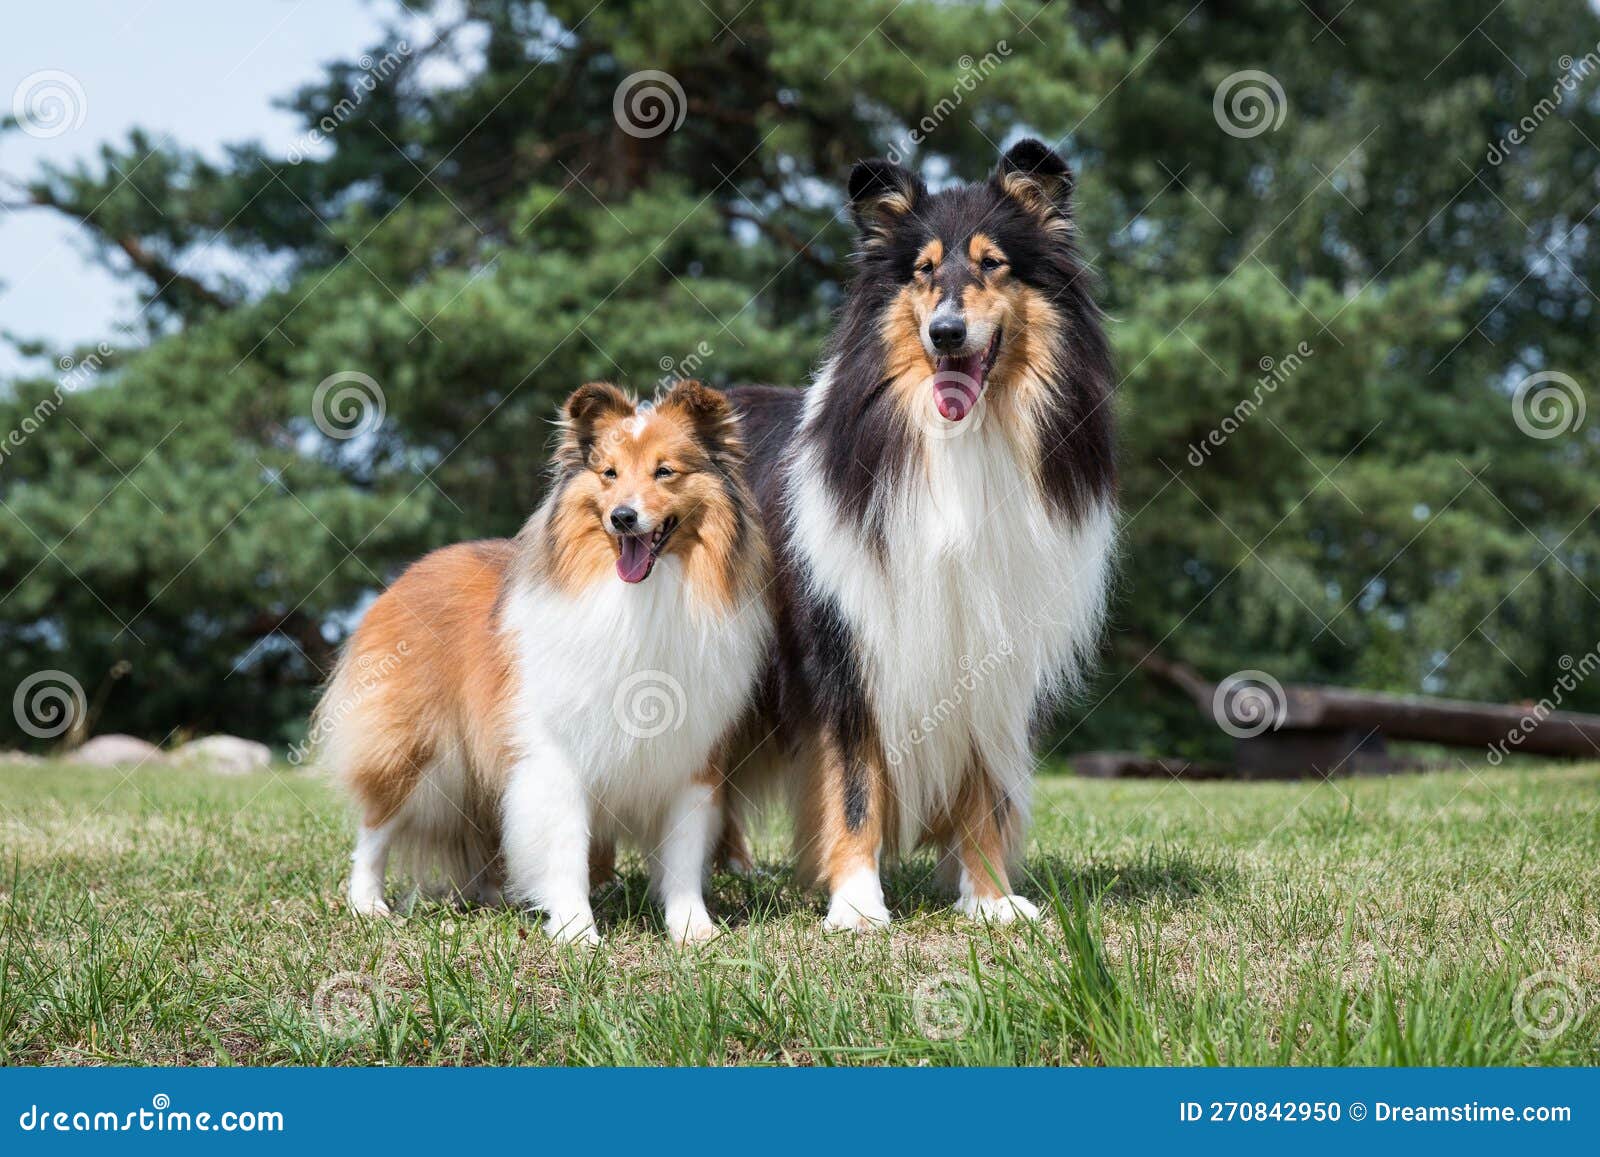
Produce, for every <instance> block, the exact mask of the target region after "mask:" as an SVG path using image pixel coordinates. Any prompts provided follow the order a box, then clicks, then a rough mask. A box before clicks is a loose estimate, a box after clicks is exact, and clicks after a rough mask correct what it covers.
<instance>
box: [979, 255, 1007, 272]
mask: <svg viewBox="0 0 1600 1157" xmlns="http://www.w3.org/2000/svg"><path fill="white" fill-rule="evenodd" d="M1004 264H1005V262H1004V261H1001V260H1000V259H999V258H998V257H985V258H984V259H983V260H982V261H980V262H978V268H979V269H981V270H983V271H984V272H985V273H993V272H994V271H995V270H996V269H999V268H1000V267H1001V266H1003V265H1004Z"/></svg>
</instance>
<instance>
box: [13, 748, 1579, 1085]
mask: <svg viewBox="0 0 1600 1157" xmlns="http://www.w3.org/2000/svg"><path fill="white" fill-rule="evenodd" d="M1597 789H1600V768H1596V767H1551V768H1544V769H1534V770H1528V771H1503V770H1501V771H1484V772H1481V773H1472V772H1465V771H1463V772H1454V773H1438V774H1434V775H1428V776H1417V777H1398V778H1393V779H1361V780H1342V781H1338V782H1336V783H1332V784H1304V783H1289V784H1254V785H1252V784H1226V785H1220V784H1195V785H1189V786H1185V785H1183V784H1179V783H1173V782H1167V783H1144V782H1141V783H1106V782H1094V781H1081V780H1073V779H1065V778H1055V777H1051V778H1046V779H1043V780H1041V781H1040V783H1039V799H1038V806H1037V809H1036V822H1035V826H1034V832H1033V840H1032V845H1031V856H1030V859H1029V868H1030V871H1031V872H1032V873H1033V874H1034V880H1033V881H1032V882H1031V883H1030V884H1029V885H1028V886H1027V887H1026V888H1025V889H1024V890H1025V891H1028V892H1031V893H1032V894H1034V895H1035V896H1050V897H1051V907H1052V909H1053V911H1052V913H1051V915H1050V918H1049V919H1048V920H1047V921H1046V922H1045V923H1044V924H1042V925H1041V926H1039V927H1037V928H1030V929H1021V930H1017V929H988V928H983V927H976V926H973V925H970V924H966V923H964V922H962V921H960V920H958V919H957V918H956V917H954V916H952V915H951V914H949V912H948V911H947V910H946V909H945V907H944V905H943V900H942V898H941V897H940V896H938V895H937V894H936V893H935V892H934V891H933V890H932V885H931V883H929V882H928V881H927V876H928V874H929V864H928V863H927V862H926V861H913V862H912V863H910V864H908V865H906V866H905V867H903V868H901V869H898V870H896V871H895V872H894V873H893V874H891V876H890V880H889V885H890V903H891V906H892V907H893V908H894V910H895V912H896V914H897V916H899V917H900V919H899V921H898V923H897V924H896V925H895V928H894V930H893V931H892V932H891V933H888V934H881V935H870V936H865V937H844V938H840V937H832V936H828V937H825V936H824V935H823V934H822V933H821V931H820V930H819V928H818V917H819V913H820V902H819V900H818V899H817V898H816V897H815V896H813V895H810V894H807V893H804V892H801V891H799V890H798V889H796V888H795V887H794V885H793V883H792V882H791V881H790V879H789V877H788V874H787V872H786V871H785V869H784V868H783V865H782V859H781V857H780V856H779V855H778V854H777V849H778V848H779V847H780V846H781V845H780V844H779V843H778V841H777V838H776V837H775V836H774V837H773V838H771V839H769V840H768V842H767V844H766V851H767V855H766V858H765V860H764V863H763V870H762V872H761V873H760V874H759V875H758V876H757V877H756V878H754V879H752V880H748V881H747V880H740V879H735V878H732V877H718V878H717V879H716V881H715V887H714V894H713V896H712V898H711V904H712V910H713V912H714V914H716V915H718V916H719V917H720V918H721V919H723V920H725V921H726V922H727V924H728V931H727V932H726V934H724V935H723V936H722V937H720V938H719V939H718V940H716V941H714V942H713V943H711V944H710V945H709V946H707V947H704V948H702V949H699V950H696V951H679V950H675V949H673V948H671V947H669V946H668V945H667V944H666V943H665V942H664V940H663V938H662V936H661V932H660V926H659V921H658V918H657V916H656V915H655V913H654V912H653V911H652V910H651V908H650V907H649V905H648V904H646V903H645V901H644V890H645V889H644V880H643V877H642V874H641V873H640V871H639V869H638V865H637V863H632V864H630V865H628V869H629V870H627V871H626V872H625V873H624V875H623V877H622V879H621V880H620V881H619V882H618V883H617V884H614V885H611V886H609V887H608V888H606V889H605V890H604V891H603V893H602V895H601V897H600V904H599V918H600V922H601V925H602V930H603V932H604V934H605V936H606V942H605V944H604V945H603V946H602V947H601V948H600V949H599V950H598V951H593V952H586V951H584V950H581V949H579V950H571V949H557V948H555V947H553V946H551V945H550V944H549V943H548V942H546V941H545V940H544V938H543V937H542V935H541V934H540V932H539V929H538V925H537V923H535V922H534V921H532V920H529V919H526V918H523V917H520V916H518V915H517V914H514V913H510V912H488V911H476V912H466V913H463V912H456V911H454V910H452V909H449V908H445V907H442V906H438V905H422V906H418V907H416V908H415V909H413V911H412V912H411V914H410V916H409V917H408V918H407V919H405V920H404V921H403V922H391V923H364V922H359V921H357V920H355V919H354V918H352V917H351V916H349V915H348V914H347V913H346V912H345V911H344V910H343V908H342V907H341V904H340V900H339V896H340V888H341V881H342V876H343V872H344V870H345V867H346V865H347V853H348V850H349V838H348V828H347V820H346V816H345V813H344V810H343V807H342V805H341V803H340V801H339V800H338V799H337V798H336V797H335V796H334V795H333V793H332V792H331V791H330V790H329V789H328V788H327V787H326V786H325V785H324V784H323V783H322V782H321V781H319V780H317V779H315V778H313V777H311V776H309V775H306V774H302V773H298V772H288V771H285V772H282V773H274V774H271V775H261V776H257V777H252V778H245V779H218V778H209V777H207V776H205V775H203V774H198V773H192V772H178V771H174V770H167V769H162V770H145V771H140V772H137V773H135V774H133V775H132V776H131V777H127V778H125V777H124V775H123V774H122V773H121V772H114V771H97V770H87V769H81V768H70V767H59V766H53V765H51V766H45V767H42V768H41V767H34V768H21V769H15V768H13V769H4V770H0V849H3V856H4V864H3V869H0V870H3V876H0V955H3V965H4V966H3V970H0V1063H7V1064H37V1063H51V1064H172V1063H194V1064H375V1063H386V1064H732V1063H758V1064H868V1063H891V1064H916V1063H933V1064H981V1065H988V1064H1058V1063H1062V1064H1217V1063H1220V1064H1284V1063H1288V1064H1375V1065H1382V1064H1448V1065H1467V1064H1472V1065H1481V1064H1525V1063H1537V1064H1583V1063H1587V1064H1595V1063H1600V1047H1597V1037H1600V1011H1591V1010H1590V1008H1589V1007H1588V1005H1589V1004H1597V1003H1600V1001H1596V1000H1594V999H1592V998H1595V997H1600V953H1597V952H1596V946H1597V944H1600V904H1597V897H1600V817H1597V814H1596V810H1595V808H1596V805H1597V804H1600V790H1597ZM1544 970H1552V971H1554V972H1556V973H1559V974H1561V975H1562V976H1563V977H1565V978H1566V980H1565V981H1562V982H1558V984H1557V986H1556V987H1551V986H1549V985H1547V986H1545V987H1543V988H1542V989H1541V990H1540V992H1539V993H1538V994H1535V997H1534V999H1532V1000H1530V1001H1529V1002H1527V1003H1528V1005H1529V1008H1530V1010H1531V1011H1532V1013H1533V1014H1534V1015H1536V1016H1538V1015H1543V1016H1546V1017H1549V1018H1552V1019H1553V1020H1554V1021H1556V1022H1557V1026H1558V1027H1559V1022H1560V1020H1561V1015H1560V1014H1561V1012H1562V1009H1561V1006H1560V1005H1559V1003H1541V1002H1540V1000H1539V999H1538V996H1539V995H1550V994H1552V993H1553V994H1554V995H1556V996H1561V995H1562V994H1563V992H1564V991H1571V992H1575V993H1576V994H1577V996H1578V1000H1579V1001H1581V1002H1584V1004H1583V1007H1581V1008H1580V1007H1578V1005H1577V1004H1572V1005H1571V1006H1570V1007H1572V1008H1573V1010H1574V1015H1573V1016H1571V1017H1570V1018H1568V1019H1569V1020H1570V1023H1569V1024H1567V1025H1566V1026H1565V1028H1564V1030H1563V1031H1560V1032H1557V1033H1554V1034H1553V1035H1552V1034H1544V1035H1533V1034H1530V1033H1528V1032H1525V1031H1523V1030H1522V1029H1521V1028H1519V1026H1518V1018H1517V1015H1516V1005H1517V995H1516V994H1517V990H1518V986H1519V984H1520V983H1522V982H1523V980H1524V978H1526V977H1529V976H1530V975H1533V974H1536V973H1539V972H1541V971H1544ZM1560 984H1564V985H1570V986H1571V987H1570V989H1567V990H1563V989H1562V988H1561V987H1559V985H1560ZM319 993H320V994H321V995H320V996H319ZM1524 1019H1526V1018H1524Z"/></svg>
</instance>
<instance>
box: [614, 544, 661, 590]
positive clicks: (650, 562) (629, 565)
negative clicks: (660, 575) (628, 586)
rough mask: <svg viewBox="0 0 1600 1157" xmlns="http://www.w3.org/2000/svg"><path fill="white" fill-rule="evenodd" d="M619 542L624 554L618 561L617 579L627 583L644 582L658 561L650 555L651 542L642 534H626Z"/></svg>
mask: <svg viewBox="0 0 1600 1157" xmlns="http://www.w3.org/2000/svg"><path fill="white" fill-rule="evenodd" d="M617 541H618V543H620V544H621V546H622V554H621V556H620V557H619V558H618V559H617V577H618V578H620V579H621V580H622V581H623V582H625V583H638V582H643V581H644V580H645V579H646V578H647V577H648V576H649V574H650V568H651V567H652V566H654V565H655V561H656V560H655V556H654V555H652V554H651V553H650V542H649V540H648V539H647V538H646V537H645V536H644V535H642V534H624V535H623V536H622V537H621V538H619V539H618V540H617Z"/></svg>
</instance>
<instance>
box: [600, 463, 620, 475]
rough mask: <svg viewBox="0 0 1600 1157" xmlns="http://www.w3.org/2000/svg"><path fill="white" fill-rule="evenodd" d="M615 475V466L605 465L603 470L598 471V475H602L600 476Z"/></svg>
mask: <svg viewBox="0 0 1600 1157" xmlns="http://www.w3.org/2000/svg"><path fill="white" fill-rule="evenodd" d="M616 476H617V471H616V468H615V467H614V466H607V467H606V468H605V469H604V470H602V471H601V472H600V477H602V478H615V477H616Z"/></svg>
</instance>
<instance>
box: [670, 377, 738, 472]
mask: <svg viewBox="0 0 1600 1157" xmlns="http://www.w3.org/2000/svg"><path fill="white" fill-rule="evenodd" d="M656 408H657V409H661V410H676V411H677V412H679V413H680V414H682V415H683V416H684V417H686V418H687V419H688V420H689V422H690V424H691V425H693V427H694V432H695V437H696V438H698V439H699V440H700V444H701V445H703V446H704V447H705V448H706V451H707V453H709V454H711V455H712V456H713V457H720V458H724V459H729V460H732V461H739V460H742V459H743V457H744V438H743V435H742V433H741V431H740V428H739V416H738V415H737V414H735V413H734V410H733V406H732V405H731V404H730V403H729V402H728V399H727V396H726V395H724V394H722V393H719V392H718V391H716V390H713V389H712V388H711V387H710V386H706V385H702V384H701V383H699V382H696V381H692V380H690V381H681V382H676V383H674V384H673V387H672V389H671V390H669V391H668V392H667V396H666V397H664V398H662V399H661V401H660V402H659V403H658V404H657V407H656Z"/></svg>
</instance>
